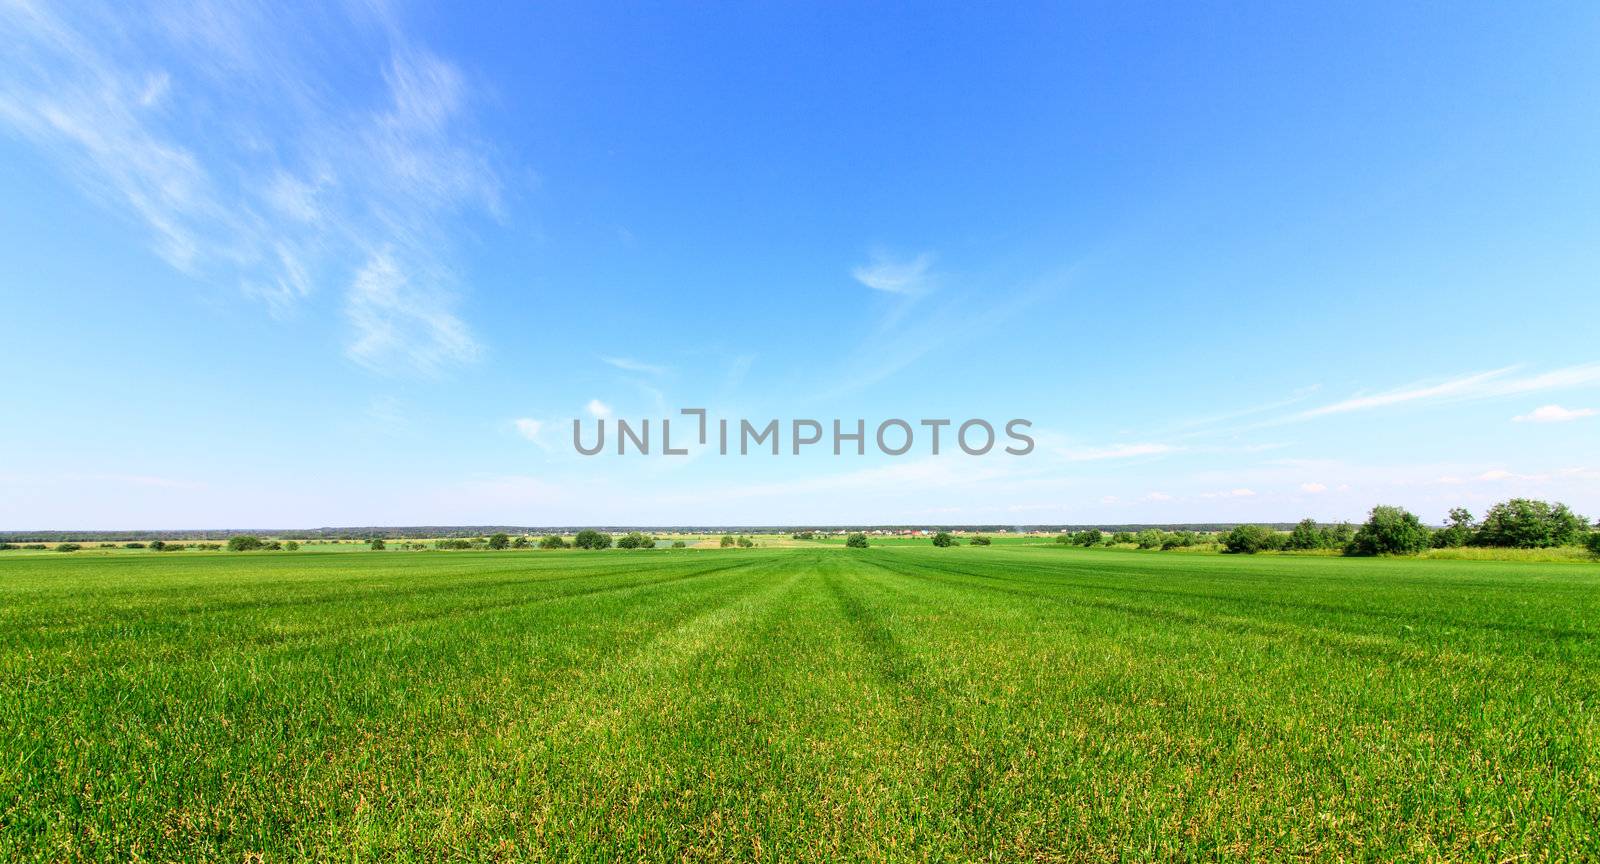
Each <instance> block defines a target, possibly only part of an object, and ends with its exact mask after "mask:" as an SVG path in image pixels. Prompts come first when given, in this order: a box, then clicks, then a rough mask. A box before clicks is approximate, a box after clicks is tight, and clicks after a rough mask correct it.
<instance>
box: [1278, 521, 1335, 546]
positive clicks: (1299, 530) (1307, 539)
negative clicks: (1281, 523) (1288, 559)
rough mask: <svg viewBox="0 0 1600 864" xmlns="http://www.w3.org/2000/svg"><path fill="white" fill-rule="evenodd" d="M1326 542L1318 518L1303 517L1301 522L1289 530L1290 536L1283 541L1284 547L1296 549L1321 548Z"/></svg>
mask: <svg viewBox="0 0 1600 864" xmlns="http://www.w3.org/2000/svg"><path fill="white" fill-rule="evenodd" d="M1324 543H1325V540H1324V539H1323V536H1322V529H1321V528H1320V527H1318V526H1317V520H1315V519H1301V520H1300V524H1298V525H1296V526H1294V530H1293V531H1290V532H1289V538H1288V539H1287V540H1285V541H1283V548H1285V549H1296V550H1305V549H1321V548H1322V547H1323V544H1324Z"/></svg>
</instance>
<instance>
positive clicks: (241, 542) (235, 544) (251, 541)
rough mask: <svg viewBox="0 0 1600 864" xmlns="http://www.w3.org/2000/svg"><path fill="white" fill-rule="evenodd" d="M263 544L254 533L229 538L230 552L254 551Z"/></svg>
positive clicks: (153, 544) (154, 546)
mask: <svg viewBox="0 0 1600 864" xmlns="http://www.w3.org/2000/svg"><path fill="white" fill-rule="evenodd" d="M157 542H160V541H157ZM162 545H163V546H164V545H166V544H162ZM262 545H263V544H262V542H261V538H260V537H256V536H253V535H250V534H240V535H239V536H237V537H229V538H228V551H229V552H251V551H254V550H256V549H260V548H261V547H262ZM150 547H151V548H152V549H160V548H162V547H161V546H157V545H156V544H155V543H151V544H150Z"/></svg>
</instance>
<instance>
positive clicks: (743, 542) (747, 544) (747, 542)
mask: <svg viewBox="0 0 1600 864" xmlns="http://www.w3.org/2000/svg"><path fill="white" fill-rule="evenodd" d="M755 545H756V541H754V540H751V539H750V538H749V537H746V536H744V535H743V534H740V535H739V548H740V549H753V548H755Z"/></svg>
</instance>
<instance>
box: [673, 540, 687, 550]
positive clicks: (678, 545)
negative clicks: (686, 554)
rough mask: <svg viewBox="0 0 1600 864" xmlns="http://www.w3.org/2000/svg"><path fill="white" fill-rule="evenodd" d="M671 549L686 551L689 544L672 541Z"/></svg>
mask: <svg viewBox="0 0 1600 864" xmlns="http://www.w3.org/2000/svg"><path fill="white" fill-rule="evenodd" d="M672 548H674V549H687V548H689V544H687V543H685V542H683V541H682V540H674V541H672Z"/></svg>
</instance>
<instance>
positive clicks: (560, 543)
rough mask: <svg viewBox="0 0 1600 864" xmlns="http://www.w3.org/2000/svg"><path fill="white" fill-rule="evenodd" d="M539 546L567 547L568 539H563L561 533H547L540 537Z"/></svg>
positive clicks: (550, 547)
mask: <svg viewBox="0 0 1600 864" xmlns="http://www.w3.org/2000/svg"><path fill="white" fill-rule="evenodd" d="M539 548H540V549H565V548H567V541H565V540H563V539H561V535H559V534H546V535H545V536H543V537H541V538H539Z"/></svg>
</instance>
